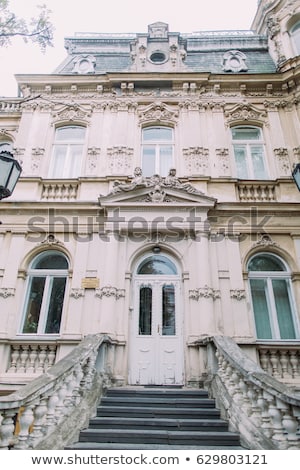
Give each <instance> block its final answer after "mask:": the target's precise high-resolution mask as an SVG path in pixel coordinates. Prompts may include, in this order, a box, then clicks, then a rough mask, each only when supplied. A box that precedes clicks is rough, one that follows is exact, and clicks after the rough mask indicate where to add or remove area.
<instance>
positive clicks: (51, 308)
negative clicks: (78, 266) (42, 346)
mask: <svg viewBox="0 0 300 470" xmlns="http://www.w3.org/2000/svg"><path fill="white" fill-rule="evenodd" d="M67 275H68V261H67V259H66V257H65V256H64V255H63V254H62V253H60V252H59V251H54V250H49V251H46V252H43V253H41V254H39V255H38V256H37V257H36V258H35V259H34V260H33V262H32V263H31V266H30V268H29V270H28V284H27V292H26V299H25V308H24V315H23V321H22V326H21V332H22V333H29V334H55V333H56V334H57V333H59V330H60V323H61V316H62V309H63V303H64V297H65V289H66V282H67Z"/></svg>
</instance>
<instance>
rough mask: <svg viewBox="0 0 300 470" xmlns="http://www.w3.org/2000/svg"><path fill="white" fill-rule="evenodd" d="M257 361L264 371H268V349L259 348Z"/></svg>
mask: <svg viewBox="0 0 300 470" xmlns="http://www.w3.org/2000/svg"><path fill="white" fill-rule="evenodd" d="M259 362H260V366H261V368H262V369H263V370H264V371H265V372H267V373H268V372H269V356H268V351H267V350H266V349H261V350H260V351H259Z"/></svg>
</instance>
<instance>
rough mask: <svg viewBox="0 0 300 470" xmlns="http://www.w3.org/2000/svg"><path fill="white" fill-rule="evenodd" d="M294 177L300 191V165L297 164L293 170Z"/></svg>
mask: <svg viewBox="0 0 300 470" xmlns="http://www.w3.org/2000/svg"><path fill="white" fill-rule="evenodd" d="M292 177H293V178H294V181H295V183H296V186H297V188H298V190H299V191H300V163H297V164H296V165H295V167H294V169H293V173H292Z"/></svg>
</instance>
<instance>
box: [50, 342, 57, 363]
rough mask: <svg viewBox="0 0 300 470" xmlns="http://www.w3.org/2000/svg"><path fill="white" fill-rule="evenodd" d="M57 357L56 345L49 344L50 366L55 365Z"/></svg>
mask: <svg viewBox="0 0 300 470" xmlns="http://www.w3.org/2000/svg"><path fill="white" fill-rule="evenodd" d="M55 357H56V345H55V344H50V345H49V346H48V367H51V366H53V364H54V362H55Z"/></svg>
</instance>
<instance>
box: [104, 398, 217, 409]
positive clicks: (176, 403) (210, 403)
mask: <svg viewBox="0 0 300 470" xmlns="http://www.w3.org/2000/svg"><path fill="white" fill-rule="evenodd" d="M101 405H102V406H116V407H118V406H127V405H130V406H131V407H135V406H138V407H141V406H144V407H146V406H147V407H148V406H150V407H160V406H162V407H163V408H168V407H169V408H181V407H184V408H198V407H200V408H213V407H214V406H215V400H212V399H210V398H189V397H186V398H185V397H180V398H170V397H164V398H161V397H159V396H156V397H153V398H149V397H140V396H135V397H119V396H118V397H111V396H107V397H104V398H102V400H101Z"/></svg>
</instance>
